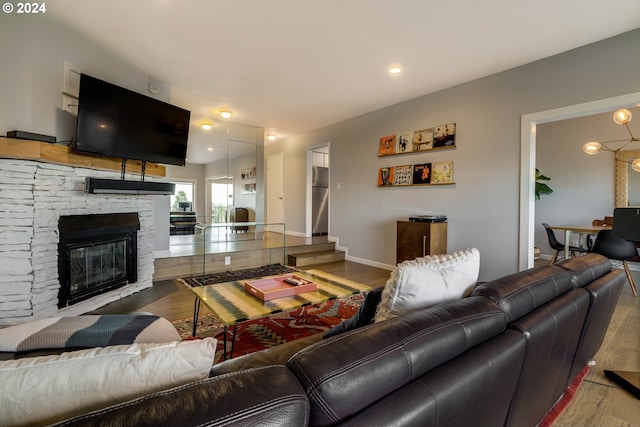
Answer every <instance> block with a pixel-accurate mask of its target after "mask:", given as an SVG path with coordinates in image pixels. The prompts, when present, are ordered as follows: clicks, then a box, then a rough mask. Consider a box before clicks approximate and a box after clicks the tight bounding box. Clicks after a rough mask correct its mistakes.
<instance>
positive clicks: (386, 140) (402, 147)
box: [378, 123, 456, 156]
mask: <svg viewBox="0 0 640 427" xmlns="http://www.w3.org/2000/svg"><path fill="white" fill-rule="evenodd" d="M455 146H456V124H455V123H448V124H446V125H439V126H435V127H433V128H425V129H420V130H416V131H413V132H405V133H401V134H399V135H386V136H383V137H381V138H380V146H379V149H378V156H392V155H394V154H406V153H415V152H423V151H428V150H437V149H442V148H453V147H455Z"/></svg>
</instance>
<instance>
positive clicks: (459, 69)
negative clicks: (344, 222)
mask: <svg viewBox="0 0 640 427" xmlns="http://www.w3.org/2000/svg"><path fill="white" fill-rule="evenodd" d="M49 13H51V14H53V15H55V16H56V17H57V18H59V19H61V20H62V21H64V22H66V23H67V24H68V25H70V26H72V27H75V28H76V29H78V30H79V31H81V32H82V33H84V34H86V35H87V37H90V38H92V39H95V40H97V41H98V42H99V43H101V44H103V45H105V46H107V48H109V49H110V50H112V51H114V52H116V53H117V54H118V55H120V56H121V57H123V58H125V59H126V60H128V61H130V62H131V63H132V64H134V65H136V66H137V67H139V68H140V69H142V70H145V71H146V72H148V73H149V75H150V76H151V77H152V78H154V79H157V80H158V81H161V82H163V83H166V84H168V85H170V87H171V102H172V103H173V104H176V105H179V106H181V107H183V108H186V109H189V110H191V119H192V123H193V124H195V125H197V124H198V123H199V121H200V120H203V119H206V118H210V119H214V118H215V117H216V113H217V111H219V110H220V109H223V108H227V109H230V110H231V111H233V112H234V116H233V117H232V119H231V120H232V121H234V122H237V123H244V124H250V125H255V126H259V127H264V128H265V131H266V132H275V133H277V134H278V135H279V136H280V137H286V136H291V135H295V134H299V133H303V132H307V131H310V130H313V129H317V128H320V127H323V126H327V125H331V124H334V123H337V122H339V121H342V120H345V119H348V118H351V117H355V116H358V115H361V114H364V113H367V112H370V111H374V110H377V109H380V108H382V107H385V106H389V105H393V104H396V103H399V102H402V101H405V100H408V99H412V98H416V97H419V96H421V95H425V94H429V93H433V92H435V91H438V90H442V89H445V88H448V87H451V86H454V85H457V84H460V83H463V82H466V81H470V80H474V79H477V78H480V77H484V76H487V75H490V74H494V73H496V72H500V71H503V70H507V69H510V68H513V67H516V66H519V65H523V64H526V63H529V62H532V61H535V60H538V59H541V58H545V57H548V56H551V55H554V54H558V53H561V52H564V51H567V50H570V49H573V48H576V47H579V46H582V45H586V44H589V43H592V42H595V41H598V40H602V39H605V38H608V37H611V36H614V35H617V34H620V33H623V32H626V31H629V30H632V29H635V28H638V27H639V26H640V1H638V0H617V1H615V2H614V1H612V0H537V1H524V0H484V1H471V0H437V1H436V0H268V1H267V0H253V1H252V0H244V1H241V0H225V1H222V0H135V1H132V0H82V1H78V0H50V1H48V2H47V14H49ZM630 54H631V53H630ZM635 54H638V52H635ZM391 65H400V66H402V67H403V72H402V73H401V74H400V75H397V76H389V75H388V74H387V72H386V70H387V68H388V67H389V66H391ZM210 141H211V137H208V136H207V135H205V134H204V133H203V131H202V130H200V129H199V128H198V127H196V126H193V127H192V131H191V133H190V139H189V153H188V157H189V162H191V163H207V162H209V161H212V159H214V158H215V152H208V151H206V148H207V145H208V144H210Z"/></svg>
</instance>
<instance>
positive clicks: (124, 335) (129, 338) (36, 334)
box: [0, 314, 180, 352]
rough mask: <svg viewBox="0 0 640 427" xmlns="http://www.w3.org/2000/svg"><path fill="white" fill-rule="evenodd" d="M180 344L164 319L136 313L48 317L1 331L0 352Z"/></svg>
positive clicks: (175, 332)
mask: <svg viewBox="0 0 640 427" xmlns="http://www.w3.org/2000/svg"><path fill="white" fill-rule="evenodd" d="M171 341H180V335H179V334H178V331H176V328H175V327H174V326H173V325H172V324H171V322H169V321H168V320H167V319H165V318H163V317H158V316H153V315H142V314H141V315H138V314H111V315H95V316H94V315H88V316H77V317H50V318H48V319H42V320H35V321H33V322H28V323H24V324H22V325H17V326H10V327H8V328H4V329H0V352H21V351H31V350H42V349H56V348H60V349H64V348H68V349H72V348H92V347H106V346H110V345H126V344H136V343H137V344H139V343H163V342H171Z"/></svg>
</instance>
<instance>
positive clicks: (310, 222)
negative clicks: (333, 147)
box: [305, 143, 331, 236]
mask: <svg viewBox="0 0 640 427" xmlns="http://www.w3.org/2000/svg"><path fill="white" fill-rule="evenodd" d="M329 158H330V156H329V143H326V144H322V145H318V146H315V147H312V148H310V149H309V150H308V152H307V195H308V196H307V207H306V213H307V215H306V227H305V228H306V230H305V234H306V235H307V236H328V235H329V212H330V210H329V202H330V197H329V196H330V188H331V186H330V185H329V168H330V162H329Z"/></svg>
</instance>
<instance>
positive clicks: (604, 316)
mask: <svg viewBox="0 0 640 427" xmlns="http://www.w3.org/2000/svg"><path fill="white" fill-rule="evenodd" d="M626 281H627V276H626V275H625V274H624V272H623V271H622V270H614V271H611V272H609V273H608V274H606V275H604V276H602V277H600V278H598V279H596V280H594V281H593V282H591V283H589V284H587V285H586V286H584V287H583V288H582V289H584V290H585V291H587V292H588V293H589V298H590V304H589V312H588V313H587V318H586V320H585V323H584V327H583V328H582V334H581V335H580V342H579V343H578V349H577V351H576V354H575V357H574V361H573V367H572V368H571V372H570V374H569V378H568V380H567V384H566V387H568V386H569V385H570V384H571V381H572V380H573V378H575V377H576V376H577V375H578V374H579V373H580V371H581V370H582V368H584V366H585V365H586V364H587V363H588V362H589V360H591V359H593V357H594V356H595V355H596V353H597V352H598V350H599V349H600V346H601V345H602V342H603V341H604V337H605V334H606V333H607V329H609V323H610V322H611V318H612V317H613V311H614V310H615V308H616V304H617V302H618V298H620V294H621V293H622V288H623V286H624V284H625V283H626Z"/></svg>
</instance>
